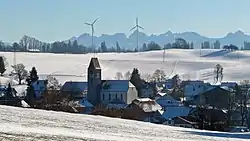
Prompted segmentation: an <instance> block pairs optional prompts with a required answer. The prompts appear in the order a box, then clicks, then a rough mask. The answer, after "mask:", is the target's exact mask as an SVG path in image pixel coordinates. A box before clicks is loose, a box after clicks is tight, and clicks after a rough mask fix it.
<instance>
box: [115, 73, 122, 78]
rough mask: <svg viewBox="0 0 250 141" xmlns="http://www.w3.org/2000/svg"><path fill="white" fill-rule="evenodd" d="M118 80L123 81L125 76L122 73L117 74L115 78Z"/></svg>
mask: <svg viewBox="0 0 250 141" xmlns="http://www.w3.org/2000/svg"><path fill="white" fill-rule="evenodd" d="M115 78H116V79H118V80H121V79H123V75H122V73H121V72H117V73H116V77H115Z"/></svg>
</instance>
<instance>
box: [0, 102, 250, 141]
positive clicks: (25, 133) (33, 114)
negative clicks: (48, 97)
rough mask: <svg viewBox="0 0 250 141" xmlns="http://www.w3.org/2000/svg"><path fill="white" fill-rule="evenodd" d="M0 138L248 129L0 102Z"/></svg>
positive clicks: (182, 137)
mask: <svg viewBox="0 0 250 141" xmlns="http://www.w3.org/2000/svg"><path fill="white" fill-rule="evenodd" d="M0 113H1V116H0V140H4V141H6V140H18V141H29V140H32V141H34V140H40V141H45V140H50V141H53V140H70V141H76V140H119V141H128V140H130V141H153V140H166V141H241V140H249V139H250V133H234V134H233V133H224V132H212V131H202V130H195V129H187V128H179V127H171V126H167V125H156V124H151V123H145V122H138V121H131V120H122V119H115V118H108V117H101V116H90V115H81V114H70V113H63V112H52V111H43V110H35V109H25V108H16V107H8V106H0Z"/></svg>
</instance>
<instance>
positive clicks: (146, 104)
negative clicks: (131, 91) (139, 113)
mask: <svg viewBox="0 0 250 141" xmlns="http://www.w3.org/2000/svg"><path fill="white" fill-rule="evenodd" d="M133 104H135V105H137V106H139V107H140V108H141V109H142V110H143V111H144V112H156V111H159V110H161V109H162V107H161V106H160V105H159V104H158V103H157V102H156V101H154V100H151V99H150V98H140V99H135V100H134V101H133Z"/></svg>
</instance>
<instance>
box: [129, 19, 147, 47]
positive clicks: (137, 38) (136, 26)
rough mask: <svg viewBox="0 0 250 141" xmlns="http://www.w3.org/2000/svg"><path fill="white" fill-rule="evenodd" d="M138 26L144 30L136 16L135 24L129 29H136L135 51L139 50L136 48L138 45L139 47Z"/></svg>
mask: <svg viewBox="0 0 250 141" xmlns="http://www.w3.org/2000/svg"><path fill="white" fill-rule="evenodd" d="M139 28H140V29H142V30H144V28H143V27H141V26H140V25H139V23H138V17H136V25H135V26H134V27H133V28H131V29H130V31H132V30H134V29H136V42H137V46H136V49H137V51H139V50H138V47H139Z"/></svg>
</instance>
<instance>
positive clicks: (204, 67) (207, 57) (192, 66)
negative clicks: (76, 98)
mask: <svg viewBox="0 0 250 141" xmlns="http://www.w3.org/2000/svg"><path fill="white" fill-rule="evenodd" d="M0 55H2V56H5V57H6V58H7V60H8V62H9V64H13V63H12V62H13V53H10V52H0ZM93 56H94V55H93V54H81V55H74V54H49V53H47V54H46V53H16V58H17V63H23V64H24V65H25V66H26V68H27V70H31V68H32V67H33V66H35V67H36V68H37V70H38V73H39V75H40V77H44V76H47V75H50V74H51V75H54V76H55V77H56V78H58V79H59V81H60V82H61V83H64V82H65V81H71V80H72V81H86V76H87V75H86V72H87V67H88V64H89V61H90V58H91V57H93ZM96 56H97V57H98V58H99V60H100V63H101V67H102V73H103V74H102V77H103V79H114V78H115V75H116V72H122V73H123V74H124V73H125V72H127V71H130V72H131V71H132V70H133V68H138V69H139V71H140V73H141V75H142V76H143V75H144V74H148V73H150V74H152V73H153V72H154V71H155V70H156V69H163V70H164V71H165V72H166V74H167V76H168V77H171V76H173V75H175V74H181V78H182V79H184V80H185V79H201V80H206V81H208V82H213V79H214V78H213V77H214V76H212V73H213V71H214V67H215V65H216V64H217V63H219V64H221V65H222V66H223V67H224V78H223V80H224V81H241V80H245V79H250V72H249V71H248V70H250V64H249V59H250V51H237V52H227V51H223V50H212V49H211V50H209V49H208V50H199V49H195V50H177V49H176V50H175V49H173V50H166V54H165V62H163V58H162V57H163V51H151V52H142V53H100V54H97V55H96ZM10 69H11V67H9V68H8V70H7V72H10Z"/></svg>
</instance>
